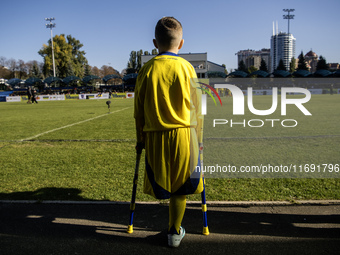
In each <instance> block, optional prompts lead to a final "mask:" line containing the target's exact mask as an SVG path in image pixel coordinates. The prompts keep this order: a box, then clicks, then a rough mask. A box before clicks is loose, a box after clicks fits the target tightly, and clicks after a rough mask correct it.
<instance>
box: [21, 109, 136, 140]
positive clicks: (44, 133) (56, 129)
mask: <svg viewBox="0 0 340 255" xmlns="http://www.w3.org/2000/svg"><path fill="white" fill-rule="evenodd" d="M129 108H131V107H126V108H123V109H120V110H117V111H114V112H110V114H112V113H116V112H121V111H124V110H126V109H129ZM104 116H107V113H105V114H103V115H99V116H96V117H93V118H90V119H87V120H82V121H79V122H76V123H73V124H69V125H66V126H63V127H59V128H55V129H52V130H49V131H46V132H42V133H40V134H37V135H35V136H31V137H28V138H24V139H21V140H19V141H20V142H24V141H27V140H32V139H34V138H37V137H39V136H42V135H46V134H48V133H52V132H55V131H58V130H61V129H64V128H68V127H72V126H75V125H78V124H82V123H85V122H88V121H91V120H95V119H98V118H101V117H104Z"/></svg>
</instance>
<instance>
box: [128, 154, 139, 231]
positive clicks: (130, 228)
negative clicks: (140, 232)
mask: <svg viewBox="0 0 340 255" xmlns="http://www.w3.org/2000/svg"><path fill="white" fill-rule="evenodd" d="M141 155H142V150H138V149H137V155H136V166H135V175H134V177H133V188H132V197H131V202H130V221H129V225H128V229H127V232H128V233H129V234H131V233H133V215H134V212H135V207H136V206H135V201H136V192H137V183H138V171H139V162H140V158H141Z"/></svg>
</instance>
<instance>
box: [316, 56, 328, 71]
mask: <svg viewBox="0 0 340 255" xmlns="http://www.w3.org/2000/svg"><path fill="white" fill-rule="evenodd" d="M322 69H324V70H328V65H327V62H326V59H325V58H324V57H323V56H321V55H320V57H319V60H318V63H317V64H316V70H322Z"/></svg>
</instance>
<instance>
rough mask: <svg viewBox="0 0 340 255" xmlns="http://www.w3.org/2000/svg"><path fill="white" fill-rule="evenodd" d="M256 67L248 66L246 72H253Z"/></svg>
mask: <svg viewBox="0 0 340 255" xmlns="http://www.w3.org/2000/svg"><path fill="white" fill-rule="evenodd" d="M257 70H258V69H257V68H256V67H255V66H250V67H249V68H248V73H252V72H255V71H257Z"/></svg>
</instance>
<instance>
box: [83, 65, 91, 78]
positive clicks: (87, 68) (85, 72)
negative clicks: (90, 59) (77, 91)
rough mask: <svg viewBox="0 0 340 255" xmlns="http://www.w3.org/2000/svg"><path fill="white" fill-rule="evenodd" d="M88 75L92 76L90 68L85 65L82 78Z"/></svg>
mask: <svg viewBox="0 0 340 255" xmlns="http://www.w3.org/2000/svg"><path fill="white" fill-rule="evenodd" d="M89 75H92V71H91V66H89V64H86V65H85V71H84V76H89Z"/></svg>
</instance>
